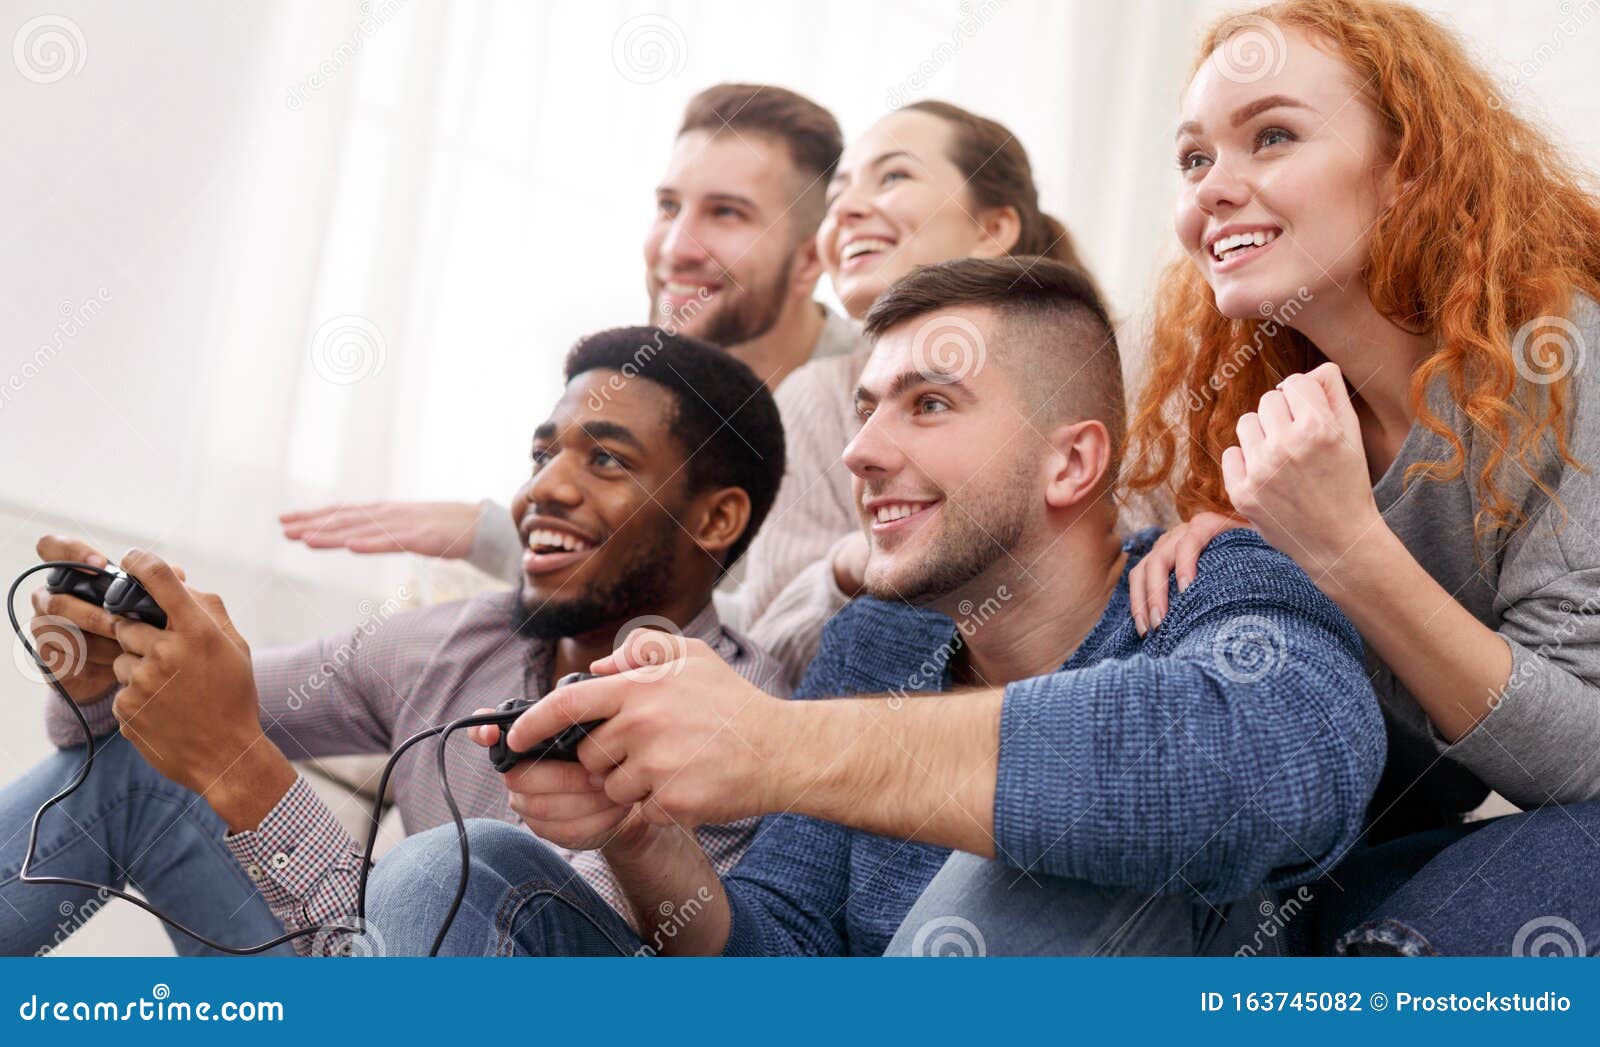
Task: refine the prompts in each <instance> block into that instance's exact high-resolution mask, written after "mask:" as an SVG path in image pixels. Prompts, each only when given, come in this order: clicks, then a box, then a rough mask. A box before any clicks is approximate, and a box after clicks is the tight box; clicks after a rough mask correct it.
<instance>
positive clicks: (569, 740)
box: [489, 673, 605, 774]
mask: <svg viewBox="0 0 1600 1047" xmlns="http://www.w3.org/2000/svg"><path fill="white" fill-rule="evenodd" d="M594 678H595V674H594V673H568V674H567V675H565V676H563V677H562V678H561V679H559V680H557V681H556V687H565V686H566V685H567V684H569V683H577V682H578V681H579V680H593V679H594ZM551 690H552V691H553V690H555V687H552V688H551ZM533 702H534V700H533V699H531V698H508V699H506V700H505V701H503V702H501V703H500V704H499V705H498V706H496V708H495V711H496V712H497V713H499V714H500V718H499V719H498V720H495V721H493V722H494V723H495V724H497V725H498V726H499V728H500V738H499V740H498V741H496V742H495V743H494V744H493V745H491V746H489V762H490V763H492V764H494V769H495V770H497V771H499V772H500V773H501V774H505V773H506V772H507V771H509V770H511V768H513V767H515V766H516V765H517V764H519V763H521V762H522V761H523V760H567V761H569V762H572V763H576V762H577V760H578V743H579V742H581V741H583V740H584V739H585V738H587V737H589V732H590V731H592V730H594V729H595V728H596V727H599V726H600V725H601V724H603V723H605V721H604V720H590V721H589V722H588V723H575V724H573V725H572V726H571V727H568V728H567V729H566V730H564V731H562V732H561V733H560V734H558V735H556V736H555V737H554V738H546V739H545V740H544V741H542V742H540V743H539V744H538V745H535V746H534V747H533V748H532V749H529V750H528V751H527V752H517V751H516V750H514V749H512V748H511V746H509V745H507V744H506V732H507V731H509V730H510V729H511V725H512V724H513V723H516V722H517V717H519V716H521V715H522V712H523V710H524V709H526V708H528V706H530V705H532V704H533Z"/></svg>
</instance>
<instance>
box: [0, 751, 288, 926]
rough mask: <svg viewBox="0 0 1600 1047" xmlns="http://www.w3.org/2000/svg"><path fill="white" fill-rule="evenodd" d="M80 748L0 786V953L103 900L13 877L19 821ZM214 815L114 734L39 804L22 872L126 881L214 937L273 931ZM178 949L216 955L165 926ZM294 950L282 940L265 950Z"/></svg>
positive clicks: (22, 823)
mask: <svg viewBox="0 0 1600 1047" xmlns="http://www.w3.org/2000/svg"><path fill="white" fill-rule="evenodd" d="M83 755H84V750H83V749H81V748H77V749H65V750H62V751H59V752H56V753H54V754H52V755H50V756H48V757H46V758H45V759H44V760H43V761H42V762H41V763H39V764H38V765H37V766H35V767H34V768H33V769H32V770H30V771H28V772H27V773H26V774H24V775H23V776H22V777H21V778H19V779H17V780H16V781H14V782H12V783H11V784H10V785H7V786H6V787H5V788H4V789H0V840H3V841H4V842H3V843H0V902H3V903H4V904H0V953H3V954H5V955H28V954H32V953H37V952H40V951H47V950H49V949H51V948H54V947H55V946H56V945H59V944H60V943H61V942H62V941H64V940H65V939H66V938H67V937H68V936H70V935H71V934H72V933H73V932H74V931H76V930H77V928H78V927H80V926H82V924H83V923H84V922H85V921H86V920H87V919H88V918H89V917H90V916H92V915H93V914H94V913H95V912H96V911H98V910H99V908H100V907H101V906H102V905H104V903H105V899H104V897H99V898H97V897H96V895H97V892H95V891H92V890H88V889H85V888H81V887H64V886H59V885H56V884H30V883H23V882H21V881H20V880H19V879H18V876H19V874H20V873H21V871H22V859H23V855H24V854H25V852H26V850H27V846H28V826H29V823H30V822H31V821H32V820H33V815H34V812H35V811H36V810H38V808H39V805H40V804H42V803H44V802H45V801H46V800H47V799H49V798H50V797H51V796H53V795H55V794H56V793H57V792H58V791H59V790H60V789H61V788H62V787H63V786H65V785H66V784H67V783H68V782H69V781H71V780H72V778H73V776H75V775H76V774H77V773H78V769H79V768H80V767H81V766H82V765H83ZM226 832H227V828H226V826H225V825H224V824H223V822H222V819H220V818H218V817H217V814H216V812H215V811H213V810H212V809H211V807H210V805H209V804H207V803H206V802H205V801H204V800H202V799H201V798H200V797H199V796H198V795H197V794H195V793H194V792H192V791H190V790H188V789H185V788H184V787H183V786H181V785H178V784H177V783H175V782H172V781H170V780H168V779H167V778H165V777H163V776H162V775H161V774H160V773H159V772H158V771H156V769H155V768H154V767H151V766H150V764H149V762H148V761H146V760H145V758H144V757H143V756H141V755H139V752H138V751H137V750H136V749H134V747H133V746H132V745H130V744H129V743H128V742H127V740H126V739H124V738H123V737H122V736H121V735H120V734H113V735H109V736H108V737H106V738H104V739H101V740H100V741H99V742H98V743H97V745H96V746H95V756H94V766H93V768H91V769H90V771H89V776H88V778H87V779H86V780H85V781H84V783H83V784H82V785H81V786H79V788H78V790H77V791H76V792H74V793H73V794H72V795H71V796H69V797H67V799H66V800H65V801H63V802H62V803H59V804H57V805H56V806H54V807H52V808H50V810H48V811H46V812H45V815H44V818H43V819H42V820H41V822H40V825H39V843H38V847H37V849H36V852H35V856H34V862H33V865H32V868H31V870H30V871H31V872H32V873H33V874H34V875H36V876H37V875H48V876H67V877H72V878H73V879H78V880H86V881H88V882H90V883H99V884H106V885H109V886H111V887H114V888H117V889H119V890H125V889H127V888H128V887H133V888H135V889H136V890H137V891H138V892H139V893H140V894H141V895H143V896H144V898H145V900H146V901H148V902H149V903H150V904H151V905H153V906H155V907H156V908H157V909H160V910H161V911H162V912H165V913H167V914H169V915H171V916H172V917H173V918H174V919H176V920H178V921H179V922H181V923H184V924H186V925H188V926H190V927H192V928H194V929H195V930H197V931H199V932H200V933H201V934H204V935H206V936H207V937H208V938H211V939H213V940H215V941H218V942H221V943H223V944H225V945H231V946H236V947H241V948H242V947H246V946H251V945H257V944H260V943H261V942H264V941H267V940H269V939H272V938H276V937H277V936H278V935H280V934H282V933H283V925H282V924H281V923H279V921H278V919H277V917H275V916H273V915H272V911H271V910H270V909H269V908H268V907H267V903H266V900H265V899H264V898H262V896H261V892H260V891H258V890H257V889H256V887H255V885H254V884H252V883H251V882H250V879H249V877H247V876H246V875H245V872H244V870H243V869H242V868H240V867H239V863H238V862H237V861H235V860H234V858H233V855H232V854H230V853H229V852H228V849H227V848H226V847H225V846H224V845H223V843H222V838H223V835H224V834H225V833H226ZM167 933H168V936H169V937H171V939H172V943H173V946H174V947H175V948H176V949H177V951H178V953H179V954H180V955H184V956H209V955H218V953H217V952H216V950H213V949H210V948H208V947H206V946H203V945H201V944H200V943H199V942H196V941H195V940H194V939H193V938H190V937H189V936H188V935H185V934H180V933H179V932H177V931H173V930H171V929H170V928H169V929H168V930H167ZM280 954H281V955H289V956H292V955H294V950H293V948H292V947H290V946H289V945H287V944H286V945H282V946H280V947H279V948H278V949H276V950H274V951H273V953H271V955H280Z"/></svg>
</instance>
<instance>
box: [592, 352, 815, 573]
mask: <svg viewBox="0 0 1600 1047" xmlns="http://www.w3.org/2000/svg"><path fill="white" fill-rule="evenodd" d="M597 370H609V371H619V372H621V373H622V375H623V376H624V377H625V378H635V377H637V378H644V379H647V380H649V381H651V382H654V383H655V384H657V385H659V386H661V387H662V388H664V389H666V390H667V391H668V392H670V393H671V394H672V396H673V400H674V403H675V407H674V413H673V417H672V419H671V426H672V433H673V435H674V436H675V437H676V438H677V440H678V443H679V445H680V446H681V447H682V449H683V453H684V456H685V458H684V474H685V477H686V479H687V482H688V485H689V490H690V491H691V492H695V493H698V492H701V491H707V490H712V489H714V488H721V487H739V488H742V489H743V490H744V492H745V493H746V494H748V495H749V496H750V523H749V525H748V526H747V527H745V530H744V533H743V534H742V535H740V536H739V540H738V541H737V542H735V543H734V544H733V545H732V547H730V548H729V550H728V555H727V558H726V560H725V561H724V564H723V566H724V568H726V567H728V566H731V565H732V564H733V563H734V562H735V561H737V560H738V559H739V557H740V556H742V555H744V551H745V549H746V548H748V547H749V545H750V542H751V540H752V539H754V538H755V536H756V532H757V531H758V530H760V529H761V523H762V521H763V520H765V519H766V517H767V512H768V511H769V510H770V509H771V508H772V502H773V499H774V498H776V497H777V494H778V485H779V484H780V483H782V482H783V470H784V440H783V421H782V419H781V418H780V417H779V416H778V405H777V402H776V401H774V400H773V398H772V394H771V393H770V392H768V391H767V387H766V386H765V385H764V384H763V383H762V381H761V379H759V378H757V377H756V374H755V372H754V371H752V370H750V368H749V367H748V366H746V365H745V363H744V362H743V361H741V360H738V359H735V358H734V357H732V356H730V355H728V353H726V352H725V351H723V350H721V349H718V348H717V347H716V346H714V345H712V344H711V343H710V342H704V341H701V340H700V339H698V338H690V337H688V336H687V335H681V334H673V333H671V332H669V331H667V330H665V329H663V328H660V327H616V328H612V329H611V330H609V331H601V332H599V333H598V334H592V335H589V336H588V337H586V338H581V339H579V340H578V343H577V344H576V345H574V346H573V347H572V351H571V352H569V353H568V354H567V363H566V380H567V381H568V382H571V381H572V380H573V379H574V378H576V377H577V376H578V375H580V374H583V373H585V372H587V371H597Z"/></svg>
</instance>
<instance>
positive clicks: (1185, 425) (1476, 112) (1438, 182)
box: [1123, 0, 1600, 535]
mask: <svg viewBox="0 0 1600 1047" xmlns="http://www.w3.org/2000/svg"><path fill="white" fill-rule="evenodd" d="M1250 16H1252V17H1254V18H1264V19H1267V20H1269V21H1271V22H1272V23H1274V24H1275V25H1277V26H1279V27H1283V28H1290V27H1292V28H1296V29H1299V30H1302V31H1303V32H1305V33H1306V35H1308V36H1309V37H1311V38H1312V39H1313V40H1315V41H1317V42H1318V44H1319V45H1320V46H1323V47H1326V48H1327V49H1328V50H1329V51H1330V52H1331V53H1333V54H1335V55H1337V56H1338V57H1340V58H1341V59H1342V60H1343V61H1344V62H1345V63H1347V64H1348V65H1349V66H1350V67H1351V69H1352V70H1353V71H1354V74H1355V77H1356V79H1357V81H1358V82H1362V83H1365V84H1366V85H1367V88H1366V95H1367V98H1368V101H1369V103H1370V104H1371V105H1372V107H1373V109H1374V111H1375V112H1376V113H1377V114H1378V116H1379V118H1380V119H1381V121H1382V122H1383V124H1384V125H1385V126H1386V128H1387V129H1388V131H1389V132H1390V133H1389V136H1388V137H1389V140H1390V148H1391V149H1392V152H1393V155H1392V157H1391V158H1390V159H1391V160H1392V163H1393V165H1394V173H1395V176H1396V183H1397V184H1398V185H1399V186H1400V187H1401V189H1400V191H1399V195H1398V197H1397V198H1396V200H1395V202H1394V204H1393V206H1391V207H1389V208H1388V209H1387V210H1386V211H1385V212H1384V214H1383V215H1382V216H1381V217H1380V218H1379V220H1378V222H1377V224H1376V225H1375V226H1374V227H1373V229H1372V232H1371V234H1370V241H1369V243H1370V257H1369V258H1368V261H1367V264H1366V268H1365V278H1366V287H1367V293H1368V295H1369V297H1370V298H1371V300H1372V303H1373V305H1374V306H1375V307H1376V308H1377V310H1378V311H1379V313H1380V314H1382V315H1383V316H1385V317H1387V318H1388V319H1389V320H1390V321H1392V322H1393V323H1395V324H1397V325H1399V326H1401V327H1404V328H1406V329H1407V330H1411V331H1419V332H1427V333H1432V334H1434V335H1435V336H1436V337H1437V341H1438V348H1437V349H1436V350H1435V351H1434V352H1433V353H1432V354H1430V355H1429V356H1428V357H1427V358H1426V360H1424V362H1423V363H1422V364H1421V365H1420V366H1419V367H1418V368H1417V369H1416V371H1415V373H1414V375H1413V378H1412V382H1411V389H1410V397H1411V405H1412V408H1413V410H1414V411H1415V413H1416V418H1417V420H1418V422H1420V423H1421V424H1422V425H1424V426H1426V427H1427V428H1428V429H1430V430H1432V431H1433V432H1435V433H1438V434H1439V436H1440V437H1442V438H1443V439H1444V440H1445V441H1446V442H1447V444H1448V445H1449V446H1450V447H1451V448H1452V449H1453V450H1452V453H1451V455H1450V456H1449V457H1448V458H1447V459H1446V460H1443V461H1437V462H1421V463H1417V464H1415V465H1413V466H1412V467H1411V469H1410V470H1408V471H1407V474H1406V477H1405V480H1406V482H1407V483H1408V484H1409V483H1410V482H1411V481H1412V480H1413V479H1414V478H1417V477H1419V476H1422V477H1427V478H1431V479H1435V480H1450V479H1454V478H1455V477H1457V476H1459V475H1461V473H1462V471H1463V470H1464V469H1465V467H1466V447H1465V444H1464V442H1463V441H1462V439H1461V436H1460V435H1459V434H1457V433H1455V432H1452V431H1451V430H1450V429H1449V428H1447V427H1446V425H1445V423H1444V421H1443V420H1442V419H1441V418H1440V417H1439V416H1438V415H1437V414H1436V413H1435V412H1433V411H1431V410H1430V409H1429V408H1428V406H1427V404H1426V402H1425V400H1424V395H1423V394H1424V390H1425V389H1426V388H1427V387H1428V386H1429V385H1430V384H1431V383H1432V382H1434V381H1435V380H1436V379H1438V378H1440V377H1441V376H1442V377H1443V379H1444V380H1445V381H1446V382H1447V387H1448V389H1449V392H1450V395H1451V396H1452V397H1453V399H1454V400H1455V402H1456V403H1457V404H1458V405H1459V406H1460V408H1461V410H1462V411H1463V412H1464V414H1465V415H1466V417H1467V418H1468V419H1470V421H1471V424H1472V425H1473V427H1474V428H1475V429H1478V430H1481V431H1482V432H1484V433H1486V434H1488V435H1489V436H1490V437H1491V438H1492V441H1493V450H1492V451H1491V452H1489V454H1488V455H1487V456H1486V459H1485V461H1484V462H1483V465H1482V467H1481V469H1479V471H1478V476H1477V477H1476V483H1477V485H1478V493H1479V495H1480V505H1481V509H1480V511H1479V513H1478V518H1477V520H1476V521H1475V525H1476V527H1477V529H1478V532H1479V533H1480V535H1481V534H1483V533H1485V532H1487V531H1493V530H1500V529H1502V528H1511V527H1515V526H1517V525H1519V524H1520V523H1522V522H1523V513H1522V509H1521V506H1520V505H1518V504H1517V503H1516V502H1515V500H1514V499H1513V498H1512V497H1510V496H1509V495H1508V494H1507V493H1506V492H1505V490H1504V489H1503V487H1502V485H1501V484H1500V483H1499V481H1498V479H1497V477H1498V476H1500V475H1501V474H1502V470H1503V469H1505V468H1506V467H1507V466H1508V465H1510V463H1512V462H1514V463H1516V464H1517V465H1519V466H1521V467H1522V468H1524V469H1526V470H1527V471H1528V473H1529V474H1530V475H1531V476H1533V477H1534V478H1535V482H1536V483H1538V484H1539V486H1540V487H1541V488H1542V489H1544V491H1545V493H1546V494H1547V495H1552V496H1553V493H1554V492H1552V491H1550V490H1549V488H1548V485H1547V484H1545V483H1544V482H1543V481H1542V480H1541V479H1539V478H1540V477H1541V476H1542V475H1544V474H1543V473H1541V471H1540V469H1539V468H1538V464H1539V463H1541V462H1545V463H1548V461H1549V456H1550V455H1556V456H1559V458H1560V459H1561V460H1562V461H1564V462H1566V463H1567V464H1569V465H1572V466H1574V467H1578V468H1582V466H1581V465H1580V463H1578V462H1576V461H1575V460H1574V459H1573V457H1572V455H1571V454H1570V452H1569V449H1568V443H1567V435H1568V421H1569V419H1568V415H1569V401H1570V399H1571V375H1570V374H1561V375H1559V376H1554V375H1549V374H1542V375H1539V376H1538V377H1539V379H1540V380H1539V381H1538V382H1529V381H1526V380H1519V376H1518V360H1517V359H1515V358H1514V356H1513V348H1512V340H1513V337H1514V333H1515V332H1517V331H1519V330H1521V329H1523V327H1524V325H1528V324H1534V323H1536V321H1538V320H1539V319H1540V318H1552V317H1555V318H1564V317H1567V316H1570V315H1571V307H1572V304H1573V295H1574V292H1580V291H1581V292H1583V293H1585V294H1588V295H1589V296H1590V297H1592V298H1596V299H1600V206H1597V204H1596V200H1595V197H1594V195H1593V193H1592V190H1591V188H1590V187H1589V186H1588V185H1587V184H1586V181H1585V178H1584V177H1583V176H1581V175H1580V174H1579V171H1578V168H1577V167H1576V166H1575V165H1573V164H1572V163H1571V162H1570V161H1569V160H1568V159H1567V158H1566V157H1565V156H1564V155H1563V154H1562V153H1561V152H1560V151H1559V150H1558V149H1557V148H1556V146H1555V145H1554V143H1553V142H1552V141H1551V140H1550V139H1549V138H1548V137H1547V136H1546V135H1545V134H1544V133H1543V132H1542V131H1541V130H1540V129H1539V128H1537V127H1535V126H1534V125H1533V124H1532V123H1530V122H1529V121H1527V120H1525V119H1523V118H1521V117H1520V116H1518V115H1517V114H1515V113H1513V112H1512V111H1511V110H1510V109H1509V108H1508V106H1507V105H1506V103H1505V100H1504V99H1503V98H1502V97H1501V96H1500V94H1499V93H1498V92H1497V89H1496V87H1495V85H1494V83H1493V81H1491V79H1490V77H1489V76H1488V75H1487V74H1486V73H1485V72H1484V70H1482V69H1481V68H1480V67H1479V66H1478V65H1477V64H1476V63H1475V62H1473V61H1472V59H1471V58H1469V57H1468V54H1467V51H1466V49H1465V48H1464V47H1463V46H1462V44H1461V42H1460V41H1459V40H1458V39H1457V38H1456V36H1455V35H1454V34H1453V33H1452V32H1451V31H1450V30H1448V29H1447V28H1445V27H1444V26H1442V25H1441V24H1439V23H1438V22H1436V21H1434V20H1433V19H1432V18H1430V17H1429V16H1427V15H1425V14H1423V13H1422V12H1420V11H1417V10H1416V9H1414V8H1411V7H1409V6H1406V5H1404V4H1401V3H1391V2H1384V0H1287V2H1283V3H1273V4H1268V5H1266V6H1264V7H1261V8H1258V9H1256V10H1255V11H1253V12H1251V13H1250ZM1239 17H1240V16H1238V15H1233V16H1230V17H1229V18H1227V19H1224V20H1222V21H1220V22H1219V23H1218V24H1217V25H1216V26H1214V27H1213V28H1212V29H1211V30H1210V31H1209V32H1208V33H1207V34H1206V36H1205V37H1204V41H1203V43H1202V45H1201V48H1200V53H1199V56H1198V57H1197V59H1196V61H1195V65H1194V68H1195V69H1196V70H1198V69H1199V68H1200V65H1201V63H1203V62H1204V61H1205V60H1206V59H1207V58H1208V57H1209V56H1210V55H1211V54H1212V53H1213V51H1215V49H1216V48H1217V47H1218V45H1219V44H1222V43H1223V42H1224V41H1225V40H1226V39H1227V37H1228V35H1229V31H1230V29H1232V28H1233V27H1234V26H1237V25H1239V24H1240V23H1239V22H1238V21H1237V20H1238V19H1239ZM1230 23H1232V24H1231V25H1230ZM1547 322H1548V321H1547ZM1524 337H1526V332H1525V334H1524ZM1535 344H1537V339H1535ZM1251 345H1254V346H1257V347H1259V351H1258V352H1253V353H1250V354H1248V356H1249V358H1248V359H1246V360H1244V361H1241V360H1240V356H1241V355H1242V354H1240V353H1239V352H1238V348H1239V347H1240V346H1251ZM1323 360H1324V357H1323V356H1322V355H1321V353H1320V352H1319V351H1318V350H1317V349H1316V347H1315V346H1314V345H1312V344H1311V343H1310V342H1309V341H1308V340H1307V339H1305V338H1304V337H1303V336H1301V335H1300V334H1298V333H1297V332H1295V331H1293V330H1292V329H1290V328H1288V327H1287V326H1286V325H1284V324H1282V323H1279V322H1277V321H1276V320H1274V319H1273V318H1262V319H1254V318H1251V319H1244V320H1230V319H1228V318H1227V317H1225V316H1223V315H1222V314H1221V313H1219V312H1218V311H1217V309H1216V306H1215V300H1214V298H1213V296H1212V293H1211V289H1210V287H1209V286H1208V285H1207V284H1206V281H1205V278H1204V276H1203V275H1202V274H1201V273H1200V271H1199V270H1198V269H1197V268H1196V266H1195V264H1194V262H1193V261H1192V260H1191V259H1189V258H1187V257H1184V258H1181V259H1179V260H1178V261H1176V262H1174V263H1173V264H1172V265H1171V266H1170V267H1169V268H1168V269H1167V270H1166V272H1165V273H1164V274H1163V277H1162V279H1161V284H1160V289H1159V291H1158V293H1157V299H1156V307H1155V316H1154V321H1153V326H1152V332H1151V342H1150V350H1149V363H1148V370H1147V377H1146V380H1145V382H1144V383H1143V386H1142V388H1141V390H1140V393H1139V397H1138V401H1137V403H1136V405H1135V410H1134V415H1133V421H1132V424H1131V426H1130V434H1129V440H1130V447H1129V464H1128V469H1127V471H1126V472H1125V473H1124V478H1123V479H1124V483H1125V485H1126V486H1127V488H1128V489H1129V490H1131V491H1143V492H1151V491H1155V490H1158V489H1163V488H1165V489H1167V490H1169V491H1170V492H1171V494H1172V495H1173V497H1174V500H1175V502H1176V505H1177V509H1178V512H1179V513H1180V514H1181V515H1182V516H1183V517H1184V518H1185V519H1188V518H1189V517H1191V516H1193V515H1194V514H1195V513H1197V512H1200V511H1203V510H1212V511H1218V512H1229V511H1232V506H1231V504H1230V502H1229V500H1228V496H1227V491H1226V490H1225V488H1224V486H1223V482H1222V467H1221V464H1220V460H1221V457H1222V452H1223V451H1224V450H1225V449H1226V448H1228V447H1229V446H1231V445H1232V444H1234V443H1235V442H1236V439H1235V434H1234V426H1235V424H1236V422H1237V421H1238V419H1239V417H1240V416H1241V415H1243V414H1245V413H1247V412H1249V411H1253V410H1255V409H1256V405H1257V404H1258V403H1259V402H1260V399H1261V397H1262V395H1263V394H1265V393H1266V392H1268V391H1269V390H1271V389H1272V388H1274V387H1275V386H1276V385H1277V384H1278V382H1280V381H1281V380H1282V379H1283V378H1284V376H1285V375H1288V374H1290V373H1293V372H1297V371H1308V370H1310V369H1311V368H1313V367H1315V366H1317V365H1318V364H1319V363H1322V362H1323ZM1230 369H1231V371H1230ZM1224 379H1225V380H1224ZM1180 434H1181V435H1182V437H1183V439H1182V440H1181V441H1180V439H1179V435H1180ZM1196 448H1198V451H1196V450H1195V449H1196Z"/></svg>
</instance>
